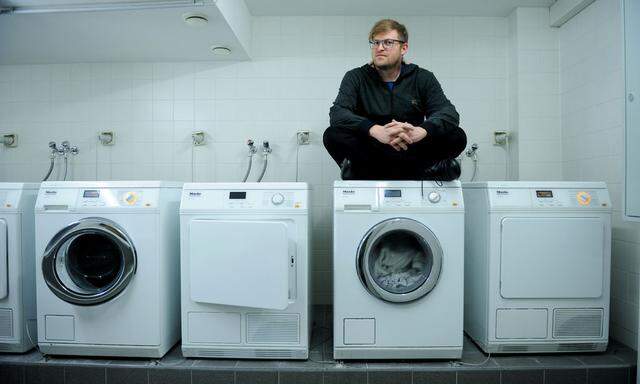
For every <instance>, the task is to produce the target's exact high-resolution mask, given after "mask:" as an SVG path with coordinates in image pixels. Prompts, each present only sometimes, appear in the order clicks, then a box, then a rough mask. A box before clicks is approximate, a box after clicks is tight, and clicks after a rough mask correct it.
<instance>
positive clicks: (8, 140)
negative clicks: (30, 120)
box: [2, 133, 18, 148]
mask: <svg viewBox="0 0 640 384" xmlns="http://www.w3.org/2000/svg"><path fill="white" fill-rule="evenodd" d="M2 144H4V146H5V147H9V148H14V147H17V146H18V135H16V134H15V133H8V134H6V135H2Z"/></svg>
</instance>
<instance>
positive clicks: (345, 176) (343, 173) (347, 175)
mask: <svg viewBox="0 0 640 384" xmlns="http://www.w3.org/2000/svg"><path fill="white" fill-rule="evenodd" d="M340 177H342V180H353V178H354V177H353V169H351V160H349V159H344V160H342V164H340Z"/></svg>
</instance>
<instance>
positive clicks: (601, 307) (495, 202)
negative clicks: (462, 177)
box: [463, 181, 611, 353]
mask: <svg viewBox="0 0 640 384" xmlns="http://www.w3.org/2000/svg"><path fill="white" fill-rule="evenodd" d="M463 192H464V199H465V203H466V221H465V225H466V234H465V323H464V328H465V331H466V333H467V334H468V335H469V336H470V337H471V338H472V339H473V340H474V341H475V342H476V343H477V344H478V345H479V346H480V347H481V348H482V349H483V350H484V351H485V352H492V353H532V352H536V353H538V352H548V353H551V352H560V353H566V352H592V351H604V350H605V349H606V347H607V343H608V334H609V290H610V274H611V200H610V199H609V193H608V191H607V187H606V185H605V184H604V183H598V182H589V183H585V182H525V181H513V182H478V183H465V184H464V185H463Z"/></svg>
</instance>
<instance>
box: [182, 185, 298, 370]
mask: <svg viewBox="0 0 640 384" xmlns="http://www.w3.org/2000/svg"><path fill="white" fill-rule="evenodd" d="M308 212H309V188H308V186H307V184H305V183H218V184H213V183H187V184H185V185H184V190H183V192H182V201H181V206H180V242H181V270H182V273H181V275H182V278H181V281H182V353H183V354H184V355H185V356H189V357H211V358H233V359H244V358H249V359H306V358H307V357H308V355H309V336H310V331H309V330H310V320H311V314H310V308H309V306H310V297H309V282H310V277H309V244H310V236H309V214H308Z"/></svg>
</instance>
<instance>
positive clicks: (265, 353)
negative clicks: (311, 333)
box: [196, 349, 307, 359]
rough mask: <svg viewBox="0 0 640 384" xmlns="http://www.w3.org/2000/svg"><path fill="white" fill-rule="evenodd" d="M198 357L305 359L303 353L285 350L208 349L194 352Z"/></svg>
mask: <svg viewBox="0 0 640 384" xmlns="http://www.w3.org/2000/svg"><path fill="white" fill-rule="evenodd" d="M196 355H197V356H198V357H209V358H241V359H252V358H253V359H305V358H306V357H307V356H306V355H305V353H304V351H297V350H296V351H292V350H286V349H270V350H256V349H242V350H241V349H235V350H229V349H208V350H206V351H198V352H196Z"/></svg>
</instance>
